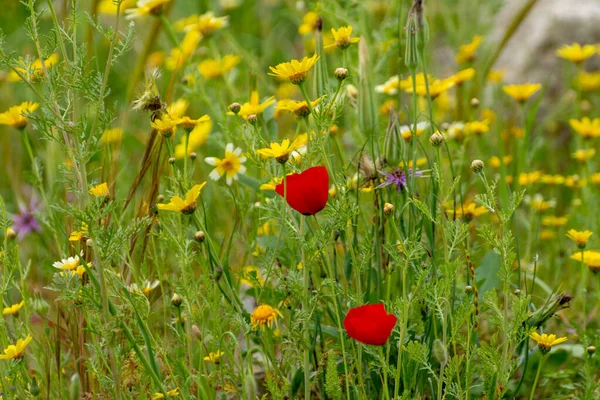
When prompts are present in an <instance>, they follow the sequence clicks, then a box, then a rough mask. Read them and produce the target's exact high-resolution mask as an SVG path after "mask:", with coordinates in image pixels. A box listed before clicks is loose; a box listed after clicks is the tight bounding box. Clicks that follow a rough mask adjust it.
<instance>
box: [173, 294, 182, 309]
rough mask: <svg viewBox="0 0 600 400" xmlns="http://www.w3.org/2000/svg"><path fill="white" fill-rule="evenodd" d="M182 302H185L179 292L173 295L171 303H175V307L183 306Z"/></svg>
mask: <svg viewBox="0 0 600 400" xmlns="http://www.w3.org/2000/svg"><path fill="white" fill-rule="evenodd" d="M181 303H183V299H182V298H181V296H180V295H178V294H177V293H175V294H173V297H171V304H173V305H174V306H175V307H181Z"/></svg>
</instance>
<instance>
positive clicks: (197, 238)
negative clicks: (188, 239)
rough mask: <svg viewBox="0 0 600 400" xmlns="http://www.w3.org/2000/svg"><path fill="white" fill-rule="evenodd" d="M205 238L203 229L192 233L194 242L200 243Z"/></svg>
mask: <svg viewBox="0 0 600 400" xmlns="http://www.w3.org/2000/svg"><path fill="white" fill-rule="evenodd" d="M205 238H206V235H205V234H204V232H203V231H198V232H196V233H194V240H195V241H196V242H199V243H202V242H204V239H205Z"/></svg>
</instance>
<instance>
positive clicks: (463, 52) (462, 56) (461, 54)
mask: <svg viewBox="0 0 600 400" xmlns="http://www.w3.org/2000/svg"><path fill="white" fill-rule="evenodd" d="M482 41H483V37H481V36H475V37H474V38H473V40H472V41H471V43H468V44H463V45H462V46H460V48H459V49H458V53H457V54H456V62H457V63H466V62H469V61H473V60H474V59H475V52H477V49H478V48H479V45H480V44H481V42H482Z"/></svg>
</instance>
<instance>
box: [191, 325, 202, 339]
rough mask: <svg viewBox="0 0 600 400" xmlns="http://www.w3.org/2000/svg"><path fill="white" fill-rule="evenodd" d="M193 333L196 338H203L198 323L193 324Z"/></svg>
mask: <svg viewBox="0 0 600 400" xmlns="http://www.w3.org/2000/svg"><path fill="white" fill-rule="evenodd" d="M192 335H193V336H194V337H195V338H196V339H202V332H200V328H198V326H197V325H195V324H194V325H192Z"/></svg>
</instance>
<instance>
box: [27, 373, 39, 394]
mask: <svg viewBox="0 0 600 400" xmlns="http://www.w3.org/2000/svg"><path fill="white" fill-rule="evenodd" d="M29 393H31V395H32V396H33V397H38V396H39V395H40V387H39V386H38V383H37V379H36V378H35V376H34V377H33V378H32V379H31V386H30V387H29Z"/></svg>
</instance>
